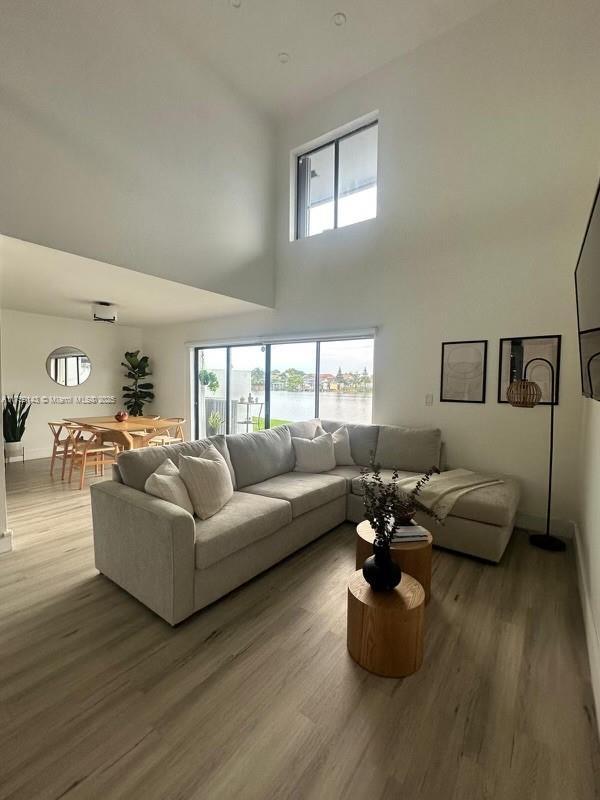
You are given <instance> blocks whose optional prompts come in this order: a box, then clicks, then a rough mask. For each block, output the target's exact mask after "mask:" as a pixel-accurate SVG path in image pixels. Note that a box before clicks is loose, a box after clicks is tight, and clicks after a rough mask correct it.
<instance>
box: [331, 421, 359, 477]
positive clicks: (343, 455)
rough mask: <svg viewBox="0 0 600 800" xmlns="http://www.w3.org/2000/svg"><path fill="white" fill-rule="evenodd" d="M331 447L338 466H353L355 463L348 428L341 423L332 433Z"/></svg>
mask: <svg viewBox="0 0 600 800" xmlns="http://www.w3.org/2000/svg"><path fill="white" fill-rule="evenodd" d="M331 435H332V437H333V448H334V450H335V463H336V464H337V465H338V467H354V466H356V463H355V461H354V459H353V458H352V450H351V449H350V434H349V433H348V428H347V427H346V426H345V425H342V427H341V428H338V429H337V431H334V432H333V433H332V434H331Z"/></svg>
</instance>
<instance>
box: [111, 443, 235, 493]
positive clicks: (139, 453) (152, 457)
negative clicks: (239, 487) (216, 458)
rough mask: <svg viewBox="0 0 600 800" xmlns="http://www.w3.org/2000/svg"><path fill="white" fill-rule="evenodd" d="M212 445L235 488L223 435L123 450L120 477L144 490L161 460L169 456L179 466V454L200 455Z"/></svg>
mask: <svg viewBox="0 0 600 800" xmlns="http://www.w3.org/2000/svg"><path fill="white" fill-rule="evenodd" d="M211 444H212V445H213V446H214V447H216V448H217V450H218V451H219V453H220V454H221V455H222V456H223V458H224V459H225V462H226V463H227V466H228V467H229V472H230V473H231V480H232V483H233V486H234V488H235V474H234V471H233V467H232V465H231V459H230V457H229V450H228V447H227V440H226V439H225V436H211V437H210V438H208V439H198V440H197V441H195V442H180V443H179V444H167V445H163V446H162V447H140V448H139V450H125V452H123V453H121V454H120V455H119V457H118V459H117V462H118V465H119V472H120V474H121V479H122V481H123V483H124V484H125V485H126V486H131V488H132V489H137V490H138V491H140V492H143V491H144V485H145V483H146V481H147V480H148V478H149V477H150V475H151V474H152V473H153V472H154V470H155V469H156V468H157V467H159V466H160V465H161V464H162V463H163V461H164V460H165V459H167V458H170V459H171V461H172V462H173V463H174V464H175V465H176V466H179V456H180V455H183V456H196V457H197V456H200V455H202V452H203V451H204V450H206V448H207V447H209V446H210V445H211Z"/></svg>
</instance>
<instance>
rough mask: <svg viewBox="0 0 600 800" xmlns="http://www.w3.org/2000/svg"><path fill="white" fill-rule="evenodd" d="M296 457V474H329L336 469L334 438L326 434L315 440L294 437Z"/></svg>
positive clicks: (316, 437)
mask: <svg viewBox="0 0 600 800" xmlns="http://www.w3.org/2000/svg"><path fill="white" fill-rule="evenodd" d="M292 444H293V445H294V453H295V455H296V468H295V471H296V472H313V473H314V472H327V471H328V470H330V469H333V468H334V467H335V465H336V464H335V451H334V449H333V436H332V435H331V434H330V433H324V434H323V435H322V436H315V438H314V439H302V438H301V437H300V436H292Z"/></svg>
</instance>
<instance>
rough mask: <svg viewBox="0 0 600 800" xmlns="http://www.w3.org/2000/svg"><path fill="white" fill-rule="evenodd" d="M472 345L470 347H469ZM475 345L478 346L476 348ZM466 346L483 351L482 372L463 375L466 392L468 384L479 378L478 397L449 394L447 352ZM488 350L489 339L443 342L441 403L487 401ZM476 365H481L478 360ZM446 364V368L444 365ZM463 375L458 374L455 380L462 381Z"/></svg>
mask: <svg viewBox="0 0 600 800" xmlns="http://www.w3.org/2000/svg"><path fill="white" fill-rule="evenodd" d="M469 346H470V348H469ZM474 346H478V348H475V347H474ZM465 347H467V348H469V349H471V350H473V349H480V351H481V360H480V362H479V364H481V373H480V374H475V375H471V377H468V376H466V375H463V376H462V379H463V381H464V382H465V393H466V390H467V389H468V386H467V384H468V383H471V384H472V383H473V382H475V381H476V379H477V378H479V384H478V386H477V389H478V391H477V392H476V394H477V395H478V397H476V398H474V399H470V398H464V397H463V398H460V397H451V396H449V395H450V394H451V393H450V392H449V391H448V386H447V385H446V379H447V377H448V376H447V374H446V373H447V354H448V352H449V351H451V349H454V350H459V349H460V348H462V349H464V348H465ZM487 351H488V340H487V339H466V340H464V341H456V342H442V366H441V374H440V403H485V393H486V383H487ZM474 364H475V365H476V366H479V364H477V363H476V362H474ZM445 366H446V369H444V367H445ZM460 379H461V376H460V375H458V376H457V377H456V378H455V380H456V381H459V382H460Z"/></svg>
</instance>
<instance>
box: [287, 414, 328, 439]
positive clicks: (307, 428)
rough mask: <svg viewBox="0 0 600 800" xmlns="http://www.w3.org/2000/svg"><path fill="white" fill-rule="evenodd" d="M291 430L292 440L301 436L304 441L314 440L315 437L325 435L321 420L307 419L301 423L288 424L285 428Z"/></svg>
mask: <svg viewBox="0 0 600 800" xmlns="http://www.w3.org/2000/svg"><path fill="white" fill-rule="evenodd" d="M285 427H286V428H289V431H290V434H291V435H292V438H293V437H294V436H300V437H301V438H302V439H314V438H315V436H318V435H319V432H320V433H323V431H322V430H320V428H321V420H319V419H306V420H301V421H300V422H288V423H287V425H286V426H285Z"/></svg>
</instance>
